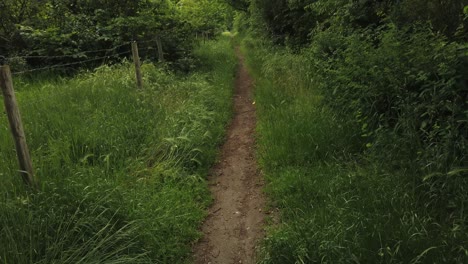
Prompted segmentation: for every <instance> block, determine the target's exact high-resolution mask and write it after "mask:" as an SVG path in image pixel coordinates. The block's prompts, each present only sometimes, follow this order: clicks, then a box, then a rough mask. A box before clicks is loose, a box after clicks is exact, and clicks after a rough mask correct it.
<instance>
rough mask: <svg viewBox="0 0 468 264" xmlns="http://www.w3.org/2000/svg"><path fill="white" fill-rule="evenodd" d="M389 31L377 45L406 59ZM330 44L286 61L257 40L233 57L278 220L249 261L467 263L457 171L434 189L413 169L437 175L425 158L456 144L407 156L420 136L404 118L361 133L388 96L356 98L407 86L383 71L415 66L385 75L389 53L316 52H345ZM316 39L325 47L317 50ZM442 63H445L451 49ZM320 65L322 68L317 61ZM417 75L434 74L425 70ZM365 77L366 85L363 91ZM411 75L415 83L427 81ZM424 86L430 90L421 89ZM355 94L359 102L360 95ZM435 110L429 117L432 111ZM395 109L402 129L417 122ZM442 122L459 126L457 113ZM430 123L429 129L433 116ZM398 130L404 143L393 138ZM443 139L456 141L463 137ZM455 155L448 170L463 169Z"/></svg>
mask: <svg viewBox="0 0 468 264" xmlns="http://www.w3.org/2000/svg"><path fill="white" fill-rule="evenodd" d="M330 34H331V33H330ZM392 34H395V32H389V33H387V35H386V38H394V39H387V41H388V43H387V46H384V47H383V48H382V49H389V50H393V51H394V53H399V52H400V53H399V54H400V55H401V54H404V53H403V52H401V49H402V47H393V46H391V45H392V43H393V41H394V40H395V38H396V37H395V35H393V36H392ZM254 36H255V35H254ZM337 38H339V36H337V35H332V36H322V38H321V39H319V40H318V41H317V42H313V45H312V46H311V48H310V49H305V50H303V51H301V52H298V53H296V54H293V53H291V52H290V51H287V50H286V49H284V48H283V47H277V46H276V47H275V46H273V45H271V44H270V43H269V42H268V41H261V38H259V37H258V36H256V37H252V36H251V35H247V36H246V37H245V38H244V40H243V50H244V52H245V53H246V55H247V62H248V65H249V67H250V69H251V71H252V73H253V75H254V77H255V81H256V88H255V89H256V102H257V104H256V105H257V109H258V113H257V114H258V125H257V131H258V144H259V150H258V156H259V160H260V163H261V166H262V169H263V171H264V173H265V177H266V178H267V181H268V185H267V189H266V191H267V193H268V194H269V195H270V197H271V200H272V204H271V206H274V207H277V208H279V211H280V220H279V222H278V223H276V222H275V221H272V222H271V224H270V225H269V227H268V230H267V237H266V238H265V240H264V241H263V243H262V245H261V249H260V258H259V263H281V264H285V263H466V262H467V261H468V236H467V234H468V230H467V228H466V223H467V218H466V209H465V207H466V201H467V197H466V189H464V188H466V182H465V181H464V180H463V178H461V177H460V175H462V172H459V173H458V174H454V175H452V176H453V177H452V178H450V177H447V178H446V177H445V176H447V174H443V175H444V177H442V174H440V175H439V174H437V175H436V176H435V177H436V178H437V177H440V179H443V181H438V182H437V181H432V180H431V177H429V178H428V177H427V176H426V175H427V171H430V170H429V169H428V167H426V168H425V169H422V168H421V167H420V164H421V163H419V162H420V161H421V162H422V161H425V162H432V163H431V166H430V168H431V169H433V170H435V171H436V172H437V170H438V169H440V168H441V167H437V166H438V165H440V166H446V164H438V162H439V163H440V162H441V161H436V160H432V161H428V160H429V158H431V157H432V158H441V160H443V159H444V157H440V156H431V155H432V154H433V153H430V151H432V150H433V149H437V148H440V149H437V150H435V151H439V152H440V153H441V154H443V153H452V152H451V151H452V150H453V151H458V150H459V149H462V148H463V147H464V145H458V146H457V148H454V149H446V150H445V152H444V150H443V149H444V148H446V147H447V145H444V144H445V142H448V141H444V140H442V139H444V138H448V137H452V136H453V135H445V134H439V133H438V132H437V133H434V134H431V135H432V136H433V137H432V138H428V139H427V140H429V141H430V140H433V139H434V141H433V143H432V144H431V145H428V146H427V147H426V149H419V151H422V153H424V155H425V154H427V155H428V156H423V155H420V156H419V157H418V156H416V155H415V156H411V155H412V152H411V151H412V148H411V147H412V145H411V143H413V144H416V143H419V142H415V141H414V139H413V141H411V137H408V135H409V136H411V135H413V136H416V133H419V132H418V131H412V130H410V129H409V126H410V125H411V122H413V121H412V120H409V121H408V123H407V125H408V127H404V124H403V123H401V124H400V125H399V126H398V128H397V129H396V130H395V131H396V133H394V134H392V133H390V132H389V131H391V130H386V131H384V129H383V128H382V129H380V130H379V131H377V132H378V133H379V135H378V136H374V135H371V134H370V130H371V129H370V128H371V127H372V128H376V126H374V124H368V123H367V122H371V114H368V113H373V111H374V110H375V109H374V110H373V109H372V108H371V107H379V106H385V104H382V103H379V104H375V105H372V102H374V101H375V100H378V99H382V100H385V99H388V98H387V97H382V98H380V97H378V95H376V98H367V97H365V95H366V94H367V95H369V96H373V94H370V93H366V92H365V91H366V90H363V89H369V90H370V89H373V88H376V87H377V88H379V87H381V89H382V91H384V92H385V91H386V90H385V89H386V88H385V87H386V85H389V84H390V85H393V83H395V87H396V83H397V82H400V81H401V82H405V81H407V82H408V81H411V80H410V78H409V77H410V76H409V77H408V78H407V79H400V80H399V79H391V78H398V77H397V76H398V74H394V75H392V76H390V74H391V73H390V71H391V69H393V70H394V71H406V70H411V68H412V67H413V66H414V65H413V66H411V65H409V66H405V67H408V69H406V68H404V69H403V68H402V69H400V68H397V67H396V68H385V67H384V66H385V64H389V63H390V62H388V61H384V60H383V58H386V57H387V55H388V58H397V59H398V58H400V59H401V60H404V59H405V58H401V57H398V56H400V55H395V56H393V57H392V56H390V55H389V54H387V53H385V52H387V51H382V50H378V49H376V50H375V52H373V51H369V50H372V49H370V48H369V47H367V49H365V50H366V52H361V51H362V49H363V47H364V45H367V44H366V43H367V42H365V41H363V42H353V44H352V45H355V46H352V47H351V48H348V49H345V53H340V52H339V51H331V52H330V54H331V55H330V56H327V57H325V53H322V52H316V49H320V47H319V45H320V44H323V47H324V48H330V47H336V46H333V44H336V45H337V49H339V48H340V47H339V46H340V45H345V42H343V41H342V42H339V41H338V40H337ZM356 38H357V37H356ZM320 40H321V41H329V42H326V43H324V42H322V43H320ZM348 41H353V40H348ZM384 41H385V40H384ZM414 43H415V42H412V43H411V44H412V45H413V44H414ZM417 43H419V42H417ZM393 44H395V43H393ZM400 44H401V43H400ZM369 45H371V44H369ZM401 45H404V44H401ZM434 45H436V44H434ZM314 49H315V50H314ZM446 49H451V47H450V46H447V47H446ZM354 51H355V53H353V52H354ZM425 51H426V50H425ZM425 51H421V53H424V52H425ZM392 54H393V53H392ZM447 54H449V55H450V54H452V53H451V50H449V52H448V53H447ZM412 55H414V53H413V54H409V55H408V56H412ZM419 55H420V54H417V56H419ZM319 56H324V59H323V60H320V59H319ZM333 56H335V57H333ZM340 56H343V57H340ZM363 57H364V58H363ZM434 57H435V59H436V60H442V61H443V60H448V61H453V57H450V56H446V57H442V56H441V57H438V56H437V54H436V55H434ZM371 58H373V59H374V61H370V59H371ZM343 63H347V64H343ZM372 63H374V64H378V65H381V66H382V68H377V67H376V68H372V69H373V70H372V71H370V70H369V69H368V68H366V67H367V65H368V64H372ZM414 63H415V64H417V61H415V62H414ZM440 63H441V64H442V66H440V67H439V70H440V71H442V74H446V75H447V76H448V75H450V74H452V73H453V70H455V69H453V70H452V69H449V68H441V67H443V66H444V65H443V62H440ZM421 67H422V66H421ZM425 67H428V68H431V69H432V66H431V64H430V63H429V62H428V63H426V64H425ZM434 67H435V68H437V67H436V66H434ZM423 70H424V69H421V70H420V71H421V72H423ZM366 71H367V72H366ZM374 71H375V72H374ZM434 71H436V69H434ZM385 74H387V75H385ZM379 75H385V78H388V80H386V79H385V80H384V79H379V78H378V76H379ZM354 77H355V78H354ZM371 77H375V79H371V82H370V84H369V83H368V82H367V81H368V80H369V78H371ZM420 77H421V76H420ZM347 78H348V79H347ZM415 78H416V80H415V82H418V81H419V82H424V81H427V80H428V79H424V77H421V78H423V79H418V78H419V77H415ZM454 78H458V77H457V76H455V77H454ZM372 81H375V82H372ZM429 81H433V82H435V83H437V85H440V86H443V87H448V85H451V84H453V83H454V81H453V80H452V81H448V82H444V81H443V80H440V79H439V80H432V79H430V80H429ZM368 84H369V85H370V86H367V85H368ZM378 84H379V85H381V86H377V85H378ZM392 87H393V86H392ZM429 87H433V86H431V85H430V84H428V86H427V89H430V88H429ZM353 89H355V90H353ZM447 89H448V88H447ZM353 92H355V93H354V94H352V93H353ZM358 92H362V93H363V96H362V97H359V94H358ZM336 93H340V94H336ZM433 93H435V90H434V91H433ZM390 95H392V93H390V92H389V96H390ZM393 95H394V93H393ZM351 96H355V97H351ZM398 96H399V95H398ZM367 99H368V102H369V108H364V109H362V111H361V112H362V114H361V115H360V116H359V115H357V116H356V113H358V111H355V110H356V109H352V107H360V106H362V105H363V104H362V102H361V104H359V102H360V101H359V100H362V101H364V100H367ZM405 99H406V100H410V99H414V98H405V97H404V95H401V100H402V101H404V100H405ZM353 102H354V103H353ZM416 102H417V100H414V101H413V103H412V104H413V105H414V104H416ZM391 110H395V109H394V108H392V109H391ZM433 110H434V111H439V108H438V107H436V106H434V109H433ZM450 110H451V109H450ZM364 111H368V112H367V114H366V113H364ZM404 111H405V110H404V109H402V112H401V114H400V115H399V117H401V119H400V120H401V122H403V121H404V120H405V118H406V119H409V118H410V117H411V118H415V117H412V116H411V115H410V112H404ZM441 111H442V110H441ZM443 111H448V109H445V110H443ZM431 113H435V112H431ZM366 116H368V118H367V119H366V118H365V117H366ZM376 118H377V119H378V116H377V117H376ZM451 118H452V119H455V118H460V119H463V116H452V117H451ZM416 119H417V117H416ZM452 119H450V120H448V122H451V120H452ZM381 120H383V118H381ZM465 121H466V120H465ZM428 122H429V121H428ZM431 122H438V121H435V119H431ZM441 122H442V121H441ZM461 125H462V123H460V124H459V126H461ZM377 127H378V126H377ZM439 128H440V127H437V126H433V127H432V128H431V129H435V130H437V129H439ZM444 128H446V127H444ZM426 129H427V130H429V127H426ZM440 129H441V128H440ZM401 131H407V133H408V134H407V135H405V134H403V135H402V132H401ZM366 133H368V134H367V135H366ZM410 133H413V134H410ZM392 135H393V136H392ZM431 135H429V136H431ZM445 136H446V137H445ZM435 137H438V138H439V139H441V138H442V139H441V140H436V139H435ZM453 139H456V140H458V142H465V141H464V139H463V138H456V137H455V138H453V137H452V138H451V140H453ZM384 140H386V142H384ZM447 140H448V139H447ZM426 142H427V141H426ZM421 144H424V143H421ZM391 146H393V148H391ZM423 148H424V147H423ZM425 150H426V151H425ZM408 153H409V154H408ZM463 155H465V156H463ZM465 158H466V152H463V150H462V153H461V155H459V156H458V157H455V159H452V160H451V162H452V163H450V164H448V165H449V166H448V167H449V170H450V169H454V166H457V165H463V162H466V160H465ZM460 159H462V161H460ZM434 168H435V169H434ZM449 176H450V175H449ZM452 181H453V182H452Z"/></svg>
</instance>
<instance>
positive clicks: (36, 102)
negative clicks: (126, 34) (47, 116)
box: [19, 48, 149, 109]
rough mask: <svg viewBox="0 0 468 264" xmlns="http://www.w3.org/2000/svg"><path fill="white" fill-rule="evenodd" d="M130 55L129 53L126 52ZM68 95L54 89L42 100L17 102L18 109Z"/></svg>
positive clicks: (62, 90) (66, 91)
mask: <svg viewBox="0 0 468 264" xmlns="http://www.w3.org/2000/svg"><path fill="white" fill-rule="evenodd" d="M147 50H149V48H147V49H146V50H145V51H147ZM128 53H130V51H129V52H128ZM66 95H68V90H67V89H55V90H54V93H53V94H47V95H46V96H44V97H42V98H39V99H38V98H37V97H35V98H33V99H32V100H28V101H25V100H19V101H20V102H19V108H20V109H21V108H23V107H34V106H37V105H39V104H41V103H43V102H46V101H48V100H49V99H50V98H51V96H54V97H62V96H66Z"/></svg>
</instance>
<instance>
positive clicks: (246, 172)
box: [193, 48, 265, 264]
mask: <svg viewBox="0 0 468 264" xmlns="http://www.w3.org/2000/svg"><path fill="white" fill-rule="evenodd" d="M236 52H237V56H238V58H239V68H238V72H237V77H236V84H235V85H236V87H235V89H236V91H235V96H234V111H235V115H234V117H233V120H232V123H231V124H230V126H229V128H228V131H227V138H226V142H225V143H224V145H223V146H222V148H221V154H220V155H221V156H220V157H219V162H218V163H217V164H216V165H215V166H214V167H213V168H212V170H211V173H210V178H209V180H210V189H211V192H212V193H213V197H214V202H213V205H212V207H211V208H210V211H209V216H208V218H207V219H206V221H205V223H204V224H203V227H202V231H203V233H204V237H203V238H202V239H201V240H200V241H199V242H198V243H197V244H196V245H195V246H194V247H193V252H194V262H195V263H196V264H230V263H246V264H251V263H254V260H255V253H256V246H257V242H258V241H259V240H260V239H261V238H262V237H263V236H264V232H263V222H264V216H265V215H264V212H263V209H264V205H265V198H264V196H263V193H262V188H263V185H264V182H263V179H262V176H261V175H260V173H259V170H258V167H257V162H256V158H255V125H256V115H255V103H254V101H253V94H252V88H253V84H252V78H251V77H250V75H249V73H248V72H247V69H246V67H245V65H244V57H243V56H242V54H241V53H240V51H239V49H238V48H237V49H236Z"/></svg>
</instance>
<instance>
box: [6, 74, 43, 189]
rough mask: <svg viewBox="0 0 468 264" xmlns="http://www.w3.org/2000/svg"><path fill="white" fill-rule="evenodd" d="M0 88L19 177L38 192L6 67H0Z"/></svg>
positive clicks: (9, 75) (11, 83)
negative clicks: (13, 145) (12, 140)
mask: <svg viewBox="0 0 468 264" xmlns="http://www.w3.org/2000/svg"><path fill="white" fill-rule="evenodd" d="M0 86H1V88H2V93H3V101H4V102H5V110H6V113H7V116H8V121H9V123H10V128H11V133H12V134H13V138H14V141H15V146H16V154H17V156H18V162H19V167H20V173H21V176H22V178H23V181H24V182H25V183H26V185H28V186H29V187H30V188H31V189H33V190H38V189H39V185H38V183H37V181H36V178H35V176H34V172H33V166H32V161H31V157H30V155H29V149H28V145H27V144H26V136H25V134H24V129H23V123H22V121H21V115H20V112H19V108H18V103H17V101H16V96H15V91H14V89H13V79H12V78H11V71H10V67H9V66H8V65H0Z"/></svg>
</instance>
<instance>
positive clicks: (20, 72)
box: [12, 51, 131, 75]
mask: <svg viewBox="0 0 468 264" xmlns="http://www.w3.org/2000/svg"><path fill="white" fill-rule="evenodd" d="M128 53H131V51H125V52H120V53H116V54H112V55H108V56H103V57H98V58H93V59H88V60H84V61H77V62H70V63H64V64H57V65H52V66H47V67H42V68H36V69H31V70H26V71H19V72H13V73H12V75H21V74H25V73H30V72H36V71H42V70H50V69H56V68H63V67H67V66H72V65H78V64H83V63H86V62H91V61H97V60H102V59H106V58H109V57H112V56H119V55H123V54H128Z"/></svg>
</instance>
